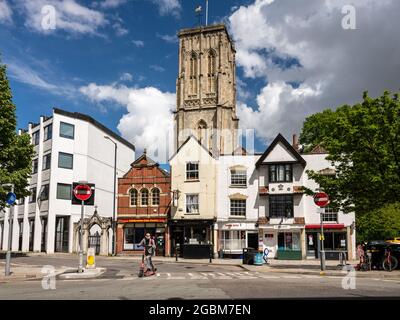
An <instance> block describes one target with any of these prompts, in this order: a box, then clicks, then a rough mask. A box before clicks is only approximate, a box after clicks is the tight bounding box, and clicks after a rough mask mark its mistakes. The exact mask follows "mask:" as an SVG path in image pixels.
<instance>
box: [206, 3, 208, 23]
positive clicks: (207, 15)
mask: <svg viewBox="0 0 400 320" xmlns="http://www.w3.org/2000/svg"><path fill="white" fill-rule="evenodd" d="M207 25H208V0H206V26H207Z"/></svg>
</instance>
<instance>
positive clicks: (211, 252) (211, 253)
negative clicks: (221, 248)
mask: <svg viewBox="0 0 400 320" xmlns="http://www.w3.org/2000/svg"><path fill="white" fill-rule="evenodd" d="M212 254H213V252H212V245H210V263H212Z"/></svg>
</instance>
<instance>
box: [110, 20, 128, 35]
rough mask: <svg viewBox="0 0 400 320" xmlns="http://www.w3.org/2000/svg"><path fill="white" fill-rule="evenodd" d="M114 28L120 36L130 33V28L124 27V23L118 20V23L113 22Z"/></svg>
mask: <svg viewBox="0 0 400 320" xmlns="http://www.w3.org/2000/svg"><path fill="white" fill-rule="evenodd" d="M113 29H114V30H115V34H116V35H117V36H118V37H122V36H125V35H127V34H128V33H129V30H128V29H126V28H124V27H123V26H122V24H121V23H119V22H116V23H114V24H113Z"/></svg>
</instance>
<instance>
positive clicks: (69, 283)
mask: <svg viewBox="0 0 400 320" xmlns="http://www.w3.org/2000/svg"><path fill="white" fill-rule="evenodd" d="M13 263H18V264H31V265H54V266H69V267H76V264H77V259H76V258H75V257H70V256H66V257H43V256H38V257H35V256H31V257H16V258H13ZM96 264H97V265H98V266H101V267H106V268H107V272H106V273H105V274H103V276H101V277H100V278H97V279H88V280H60V279H55V287H56V288H55V289H54V290H53V289H43V286H42V281H41V280H40V281H37V280H30V281H24V282H9V283H3V284H0V299H3V300H4V299H24V300H25V299H95V300H97V299H123V300H124V299H127V300H130V299H248V298H337V297H398V298H400V279H387V280H384V279H373V278H355V279H354V278H351V279H349V278H347V280H348V281H344V280H343V277H327V276H322V277H321V276H319V275H302V274H287V273H277V272H273V273H265V272H250V271H246V270H244V269H242V268H240V267H237V266H221V265H218V266H217V265H206V264H204V265H201V264H185V263H179V264H177V263H160V262H159V263H157V268H158V274H157V275H156V276H152V277H148V278H138V277H137V272H138V268H139V265H138V261H137V260H136V261H133V260H130V259H118V258H102V257H99V258H97V260H96ZM343 281H344V282H345V284H346V283H347V284H352V285H354V286H355V288H354V289H351V288H350V289H344V288H343Z"/></svg>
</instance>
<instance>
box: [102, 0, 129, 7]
mask: <svg viewBox="0 0 400 320" xmlns="http://www.w3.org/2000/svg"><path fill="white" fill-rule="evenodd" d="M126 2H127V0H104V1H102V2H99V3H96V5H99V6H100V7H101V8H103V9H110V8H117V7H119V6H120V5H122V4H125V3H126Z"/></svg>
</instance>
